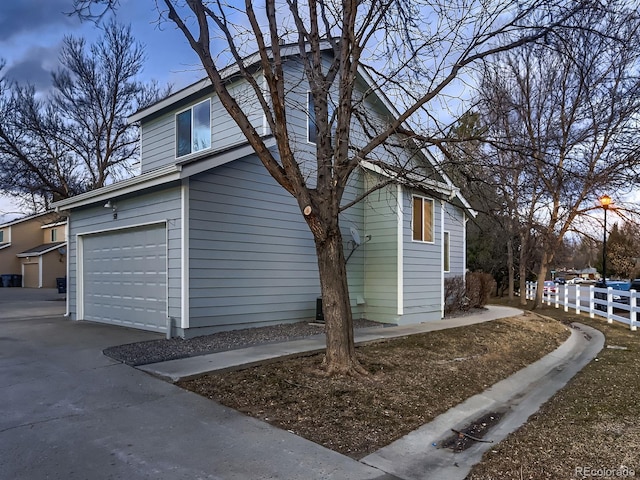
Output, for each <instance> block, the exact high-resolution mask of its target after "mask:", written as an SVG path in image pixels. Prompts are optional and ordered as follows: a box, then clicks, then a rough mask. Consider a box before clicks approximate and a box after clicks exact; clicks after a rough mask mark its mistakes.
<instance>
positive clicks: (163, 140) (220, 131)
mask: <svg viewBox="0 0 640 480" xmlns="http://www.w3.org/2000/svg"><path fill="white" fill-rule="evenodd" d="M259 81H261V80H259ZM229 91H230V92H231V94H232V95H235V96H236V99H237V101H238V103H239V105H240V107H241V108H243V109H244V111H245V112H246V114H247V115H248V117H249V120H250V121H251V122H252V124H253V125H254V126H255V127H256V128H257V129H258V131H259V132H261V131H262V127H263V114H262V110H261V108H260V104H259V103H258V102H257V101H256V97H255V94H254V92H253V90H252V89H251V88H250V87H249V85H248V84H243V83H239V82H237V83H235V84H232V85H230V86H229ZM207 98H211V149H210V150H208V152H210V153H215V152H217V151H221V150H225V149H226V148H229V147H231V146H233V145H238V144H241V143H245V142H246V139H245V137H244V135H243V134H242V132H241V131H240V128H239V127H238V126H237V124H236V123H235V121H234V120H233V119H232V118H231V116H230V115H229V114H228V113H227V111H226V110H225V109H224V108H223V107H222V105H221V103H220V100H219V99H218V97H217V96H216V95H203V96H201V97H199V98H198V99H197V100H194V101H192V102H190V103H188V104H186V105H184V106H181V107H180V108H176V110H172V111H170V112H167V113H165V114H163V115H161V116H159V117H157V118H153V119H152V120H145V121H143V122H142V125H141V129H140V135H141V148H142V154H141V172H142V173H145V172H148V171H150V170H155V169H157V168H159V167H162V166H165V165H169V164H172V163H175V162H176V161H182V160H185V159H188V158H190V157H201V156H203V155H205V156H206V154H207V152H206V151H202V152H196V153H193V154H191V155H185V156H184V157H180V158H179V159H176V147H175V143H176V141H175V135H176V131H175V116H176V113H178V112H180V111H183V110H185V109H186V108H189V107H191V106H193V105H195V104H197V103H200V102H202V101H204V100H206V99H207Z"/></svg>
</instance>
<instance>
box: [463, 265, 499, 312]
mask: <svg viewBox="0 0 640 480" xmlns="http://www.w3.org/2000/svg"><path fill="white" fill-rule="evenodd" d="M492 287H493V277H492V276H491V275H490V274H488V273H481V272H470V273H467V298H468V299H469V308H481V307H484V306H485V305H486V304H487V303H488V302H489V295H490V294H491V288H492Z"/></svg>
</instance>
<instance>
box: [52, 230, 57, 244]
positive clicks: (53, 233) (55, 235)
mask: <svg viewBox="0 0 640 480" xmlns="http://www.w3.org/2000/svg"><path fill="white" fill-rule="evenodd" d="M57 241H58V229H57V228H52V229H51V242H57Z"/></svg>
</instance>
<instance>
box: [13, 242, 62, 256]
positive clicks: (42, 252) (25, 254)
mask: <svg viewBox="0 0 640 480" xmlns="http://www.w3.org/2000/svg"><path fill="white" fill-rule="evenodd" d="M66 246H67V242H62V243H56V245H55V246H54V247H51V248H48V249H47V250H42V251H41V252H31V253H18V254H17V255H16V257H19V258H27V257H41V256H42V255H44V254H45V253H49V252H53V251H54V250H57V249H59V248H62V247H66Z"/></svg>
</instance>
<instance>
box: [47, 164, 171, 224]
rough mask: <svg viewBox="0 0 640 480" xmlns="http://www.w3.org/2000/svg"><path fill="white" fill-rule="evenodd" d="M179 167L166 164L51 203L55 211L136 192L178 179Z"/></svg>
mask: <svg viewBox="0 0 640 480" xmlns="http://www.w3.org/2000/svg"><path fill="white" fill-rule="evenodd" d="M181 170H182V168H181V167H179V166H177V165H173V164H171V165H167V166H164V167H160V168H157V169H155V170H151V171H150V172H146V173H143V174H142V175H138V176H137V177H132V178H128V179H126V180H122V181H120V182H116V183H112V184H111V185H107V186H105V187H102V188H98V189H97V190H91V191H89V192H85V193H81V194H80V195H76V196H75V197H71V198H66V199H64V200H60V201H58V202H55V203H53V204H52V206H53V207H54V208H55V211H56V212H60V211H62V210H69V209H72V208H77V207H82V206H85V205H91V204H93V203H97V202H101V201H107V200H110V199H111V197H113V196H114V195H126V194H128V193H133V192H137V191H138V190H141V189H142V188H148V187H153V186H156V185H161V184H163V183H167V182H171V181H174V180H179V179H180V171H181Z"/></svg>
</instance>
